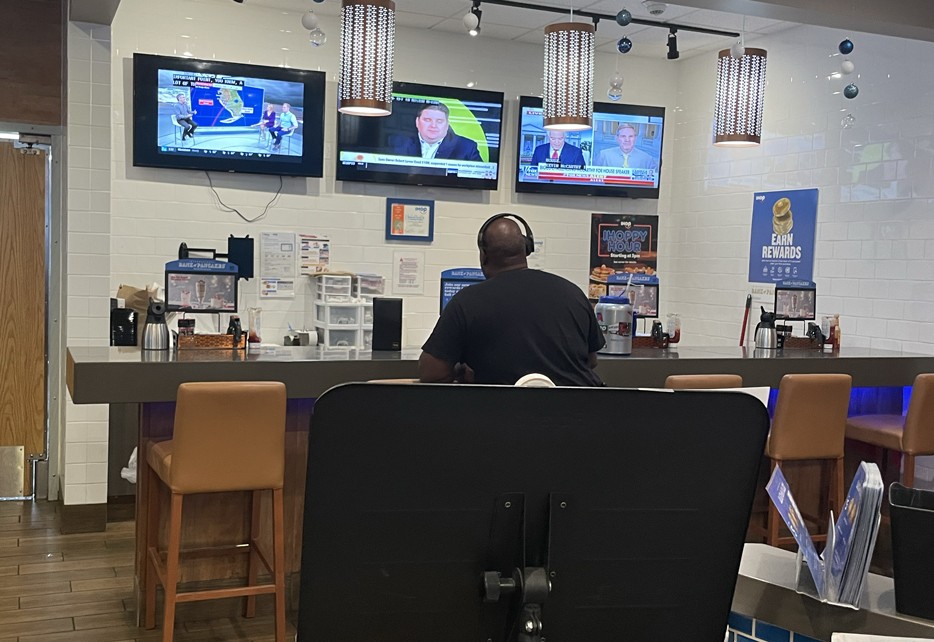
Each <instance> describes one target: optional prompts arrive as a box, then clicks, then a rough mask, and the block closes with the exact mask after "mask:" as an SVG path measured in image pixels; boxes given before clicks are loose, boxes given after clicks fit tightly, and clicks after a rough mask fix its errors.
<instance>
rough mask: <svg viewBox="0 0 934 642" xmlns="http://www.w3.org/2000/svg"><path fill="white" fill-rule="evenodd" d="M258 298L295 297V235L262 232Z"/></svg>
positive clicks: (291, 233) (290, 233)
mask: <svg viewBox="0 0 934 642" xmlns="http://www.w3.org/2000/svg"><path fill="white" fill-rule="evenodd" d="M259 265H260V269H259V279H260V290H259V295H260V297H264V298H292V297H294V296H295V234H294V233H293V232H263V233H262V234H261V235H260V254H259Z"/></svg>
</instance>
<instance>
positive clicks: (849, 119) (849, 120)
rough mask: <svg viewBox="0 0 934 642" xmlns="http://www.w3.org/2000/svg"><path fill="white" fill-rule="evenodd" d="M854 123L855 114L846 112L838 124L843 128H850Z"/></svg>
mask: <svg viewBox="0 0 934 642" xmlns="http://www.w3.org/2000/svg"><path fill="white" fill-rule="evenodd" d="M854 125H856V116H854V115H853V114H847V115H846V116H844V117H843V120H841V121H840V126H841V127H843V129H852V127H853V126H854Z"/></svg>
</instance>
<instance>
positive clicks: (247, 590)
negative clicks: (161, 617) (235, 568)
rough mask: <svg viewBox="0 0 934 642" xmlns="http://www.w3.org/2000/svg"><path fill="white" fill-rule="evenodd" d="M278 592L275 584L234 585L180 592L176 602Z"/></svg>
mask: <svg viewBox="0 0 934 642" xmlns="http://www.w3.org/2000/svg"><path fill="white" fill-rule="evenodd" d="M275 592H276V585H275V584H256V585H254V586H234V587H231V588H218V589H209V590H206V591H192V592H190V593H184V592H180V593H178V594H176V598H175V601H176V602H200V601H201V600H217V599H220V598H224V597H249V596H250V595H266V594H269V593H275Z"/></svg>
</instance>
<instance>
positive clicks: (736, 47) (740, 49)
mask: <svg viewBox="0 0 934 642" xmlns="http://www.w3.org/2000/svg"><path fill="white" fill-rule="evenodd" d="M730 55H731V56H733V57H734V58H742V57H743V56H744V55H746V47H744V46H743V42H742V41H741V40H737V41H736V42H735V43H733V46H732V47H730Z"/></svg>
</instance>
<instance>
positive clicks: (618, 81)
mask: <svg viewBox="0 0 934 642" xmlns="http://www.w3.org/2000/svg"><path fill="white" fill-rule="evenodd" d="M622 86H623V74H621V73H619V72H618V71H617V72H616V73H614V74H613V75H612V76H610V87H622Z"/></svg>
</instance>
